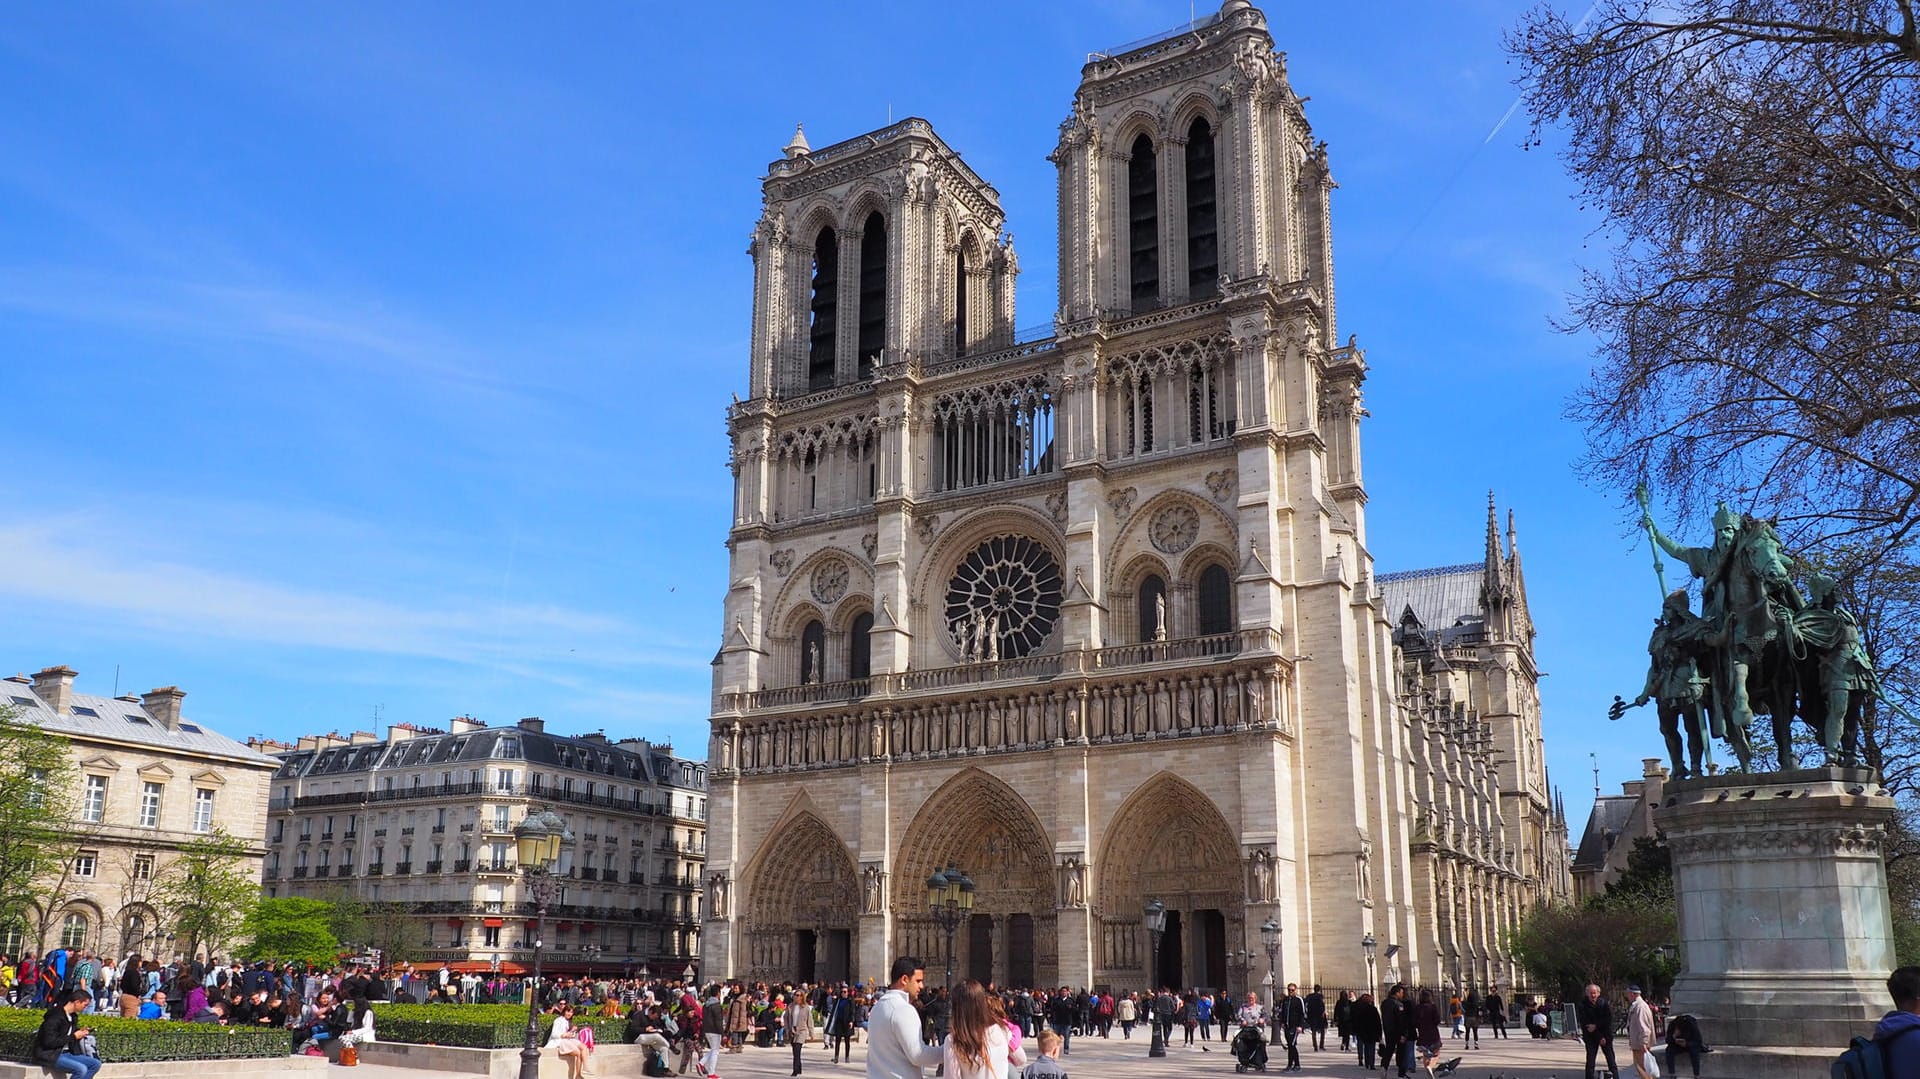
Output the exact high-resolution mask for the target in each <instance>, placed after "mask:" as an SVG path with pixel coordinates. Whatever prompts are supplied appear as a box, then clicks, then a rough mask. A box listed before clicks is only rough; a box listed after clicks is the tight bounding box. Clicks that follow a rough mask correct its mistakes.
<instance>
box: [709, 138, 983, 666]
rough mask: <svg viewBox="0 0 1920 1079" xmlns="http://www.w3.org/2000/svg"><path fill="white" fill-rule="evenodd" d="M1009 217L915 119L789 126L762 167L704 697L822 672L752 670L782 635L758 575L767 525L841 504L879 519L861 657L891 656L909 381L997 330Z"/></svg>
mask: <svg viewBox="0 0 1920 1079" xmlns="http://www.w3.org/2000/svg"><path fill="white" fill-rule="evenodd" d="M1005 219H1006V215H1005V214H1004V213H1003V212H1002V211H1001V209H1000V196H999V193H998V192H997V191H995V190H994V189H993V187H992V185H990V184H988V183H987V182H986V181H985V180H983V179H981V178H980V177H979V175H977V174H976V173H975V172H974V171H973V170H972V169H971V168H970V167H968V166H967V164H966V163H965V162H964V161H962V160H961V159H960V155H958V154H956V153H954V152H953V150H952V149H950V148H949V147H948V146H947V144H946V143H945V142H943V141H941V139H940V137H939V136H938V135H937V134H935V133H934V131H933V127H932V125H930V124H928V123H927V122H926V121H925V120H921V119H918V118H909V119H906V120H902V121H900V122H899V123H896V124H893V125H891V126H889V127H886V128H882V129H881V130H879V131H875V132H872V133H870V134H866V135H862V136H860V137H858V138H854V139H848V140H846V141H844V142H839V143H835V144H834V145H832V146H827V147H824V148H822V149H819V150H814V149H812V148H811V147H810V146H809V145H808V143H807V139H806V135H805V132H804V131H802V130H798V129H796V130H795V132H794V136H793V140H792V141H791V142H789V143H788V144H787V147H786V151H785V156H783V157H782V158H780V159H779V160H777V161H775V162H773V163H772V164H771V165H770V166H768V169H767V176H766V178H765V181H764V184H763V210H762V212H761V216H760V220H759V222H758V223H757V224H756V225H755V227H754V231H753V240H752V243H751V244H750V246H749V247H748V253H749V254H750V255H751V256H752V257H753V262H754V291H753V337H752V357H751V377H750V382H749V388H750V390H751V397H750V399H749V400H747V401H744V402H739V403H737V404H736V405H735V406H734V407H733V409H732V410H731V411H730V412H729V414H728V428H729V433H730V434H731V436H732V441H733V460H732V465H731V467H732V470H733V473H734V491H735V500H734V520H733V525H734V529H733V534H732V540H731V544H732V546H733V549H734V558H733V565H734V581H733V587H732V588H731V589H730V590H729V593H728V597H727V612H726V614H727V630H726V639H725V641H724V642H723V644H722V646H721V653H720V657H719V659H718V660H717V662H716V666H717V668H718V670H717V672H716V678H715V692H716V693H720V692H726V691H733V692H742V691H750V690H753V689H757V688H761V687H764V686H767V685H770V684H778V682H779V681H780V680H783V679H784V678H788V677H791V676H793V675H794V674H795V673H799V674H803V675H805V677H806V678H807V680H809V681H812V682H819V681H824V680H825V679H826V669H827V666H828V663H827V659H828V657H827V655H826V653H825V651H824V649H822V650H821V655H820V663H819V665H818V666H819V669H813V667H811V666H808V665H807V662H806V656H805V654H804V653H803V654H802V656H801V657H800V658H801V665H802V666H808V669H806V670H805V671H800V672H790V671H779V672H776V671H772V670H769V669H766V668H765V664H766V663H767V662H768V655H769V652H768V644H769V641H768V638H769V637H770V636H777V635H778V632H779V631H778V630H777V629H770V628H769V627H768V626H767V625H766V624H765V622H764V619H765V617H766V613H767V612H766V611H765V609H764V603H765V601H766V599H767V598H768V597H765V596H763V595H761V594H760V589H761V585H762V583H763V581H762V573H761V571H763V570H764V569H765V568H766V567H768V566H770V565H772V566H778V565H780V564H781V563H782V561H783V560H784V559H785V558H786V557H790V555H786V556H783V555H781V554H780V553H779V551H778V550H776V549H775V548H774V547H773V546H772V545H771V544H769V542H768V537H769V535H770V533H771V530H772V529H774V528H777V527H778V526H780V525H782V524H787V523H792V522H797V521H801V520H803V519H808V518H823V517H827V516H830V515H833V514H835V513H845V512H847V511H854V512H861V511H865V512H871V513H873V514H874V515H875V520H874V529H873V534H872V538H871V540H866V541H863V542H869V543H871V545H872V549H871V550H870V551H869V553H868V560H870V561H874V563H875V566H876V568H877V569H879V570H880V571H881V572H880V573H879V574H878V575H877V578H876V580H875V587H874V595H873V596H872V597H871V599H872V601H873V603H874V605H875V611H874V612H873V615H872V617H873V618H874V620H875V621H876V623H877V628H876V629H872V630H870V631H869V632H870V637H871V645H870V651H868V650H866V649H862V650H863V651H865V652H866V657H867V658H866V661H865V662H863V663H862V664H861V666H862V667H863V668H864V669H868V670H879V671H892V670H899V669H902V668H903V667H904V665H905V662H906V660H905V652H906V648H907V642H908V640H909V639H910V637H911V633H910V631H909V630H908V628H907V626H906V624H905V621H904V615H905V613H906V611H907V609H908V600H907V596H906V592H905V589H906V581H905V568H904V565H903V563H902V561H901V550H902V547H903V545H904V543H905V535H906V528H907V523H908V517H907V515H906V513H905V510H904V503H903V499H905V498H907V497H908V496H909V495H910V492H911V491H912V490H913V489H914V488H915V487H916V486H917V485H918V484H919V483H920V482H921V481H922V479H923V477H921V476H920V475H917V474H916V470H915V464H914V461H913V456H914V455H913V452H912V439H913V438H914V437H915V433H914V430H913V428H914V425H915V421H914V419H913V413H914V412H915V401H914V395H913V383H914V382H915V381H917V377H916V376H917V375H918V373H919V371H920V369H921V368H922V367H923V366H924V365H930V364H932V363H934V362H937V361H942V360H950V359H954V358H958V357H964V356H966V355H969V354H974V355H978V354H983V353H989V352H991V351H993V350H994V349H996V348H1000V347H1004V346H1005V345H1007V344H1009V343H1011V341H1012V339H1013V292H1014V278H1015V275H1017V274H1018V272H1019V263H1018V261H1017V259H1016V258H1015V257H1014V253H1013V240H1012V237H1011V236H1009V235H1006V234H1004V233H1003V232H1002V226H1003V224H1004V222H1005ZM848 401H853V402H855V403H856V407H854V408H853V409H851V410H849V409H847V408H846V407H844V403H845V402H848ZM836 402H839V403H842V407H839V408H835V407H834V405H835V403H836ZM881 551H885V552H887V553H886V554H885V555H881V554H880V552H881ZM782 575H784V573H783V574H782ZM863 625H864V623H863ZM788 665H789V666H791V665H792V664H788ZM843 666H844V665H843ZM841 673H844V671H842V672H841Z"/></svg>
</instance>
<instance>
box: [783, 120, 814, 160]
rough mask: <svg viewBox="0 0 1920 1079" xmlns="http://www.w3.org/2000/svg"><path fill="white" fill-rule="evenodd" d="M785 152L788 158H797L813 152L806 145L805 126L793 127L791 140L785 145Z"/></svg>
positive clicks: (811, 148) (810, 147)
mask: <svg viewBox="0 0 1920 1079" xmlns="http://www.w3.org/2000/svg"><path fill="white" fill-rule="evenodd" d="M786 151H787V156H788V157H799V156H800V155H802V154H810V153H812V152H813V147H812V146H809V145H807V125H805V124H795V125H793V139H792V140H791V141H789V142H788V143H787V146H786Z"/></svg>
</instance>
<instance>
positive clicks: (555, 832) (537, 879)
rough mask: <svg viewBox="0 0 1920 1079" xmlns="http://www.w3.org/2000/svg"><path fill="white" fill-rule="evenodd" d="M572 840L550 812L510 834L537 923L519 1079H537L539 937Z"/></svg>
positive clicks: (533, 816)
mask: <svg viewBox="0 0 1920 1079" xmlns="http://www.w3.org/2000/svg"><path fill="white" fill-rule="evenodd" d="M572 839H573V833H572V832H569V831H567V822H566V821H565V820H563V819H562V818H561V817H560V815H559V814H558V813H555V812H554V811H553V810H551V809H548V810H543V811H541V812H540V813H537V814H535V813H528V814H527V816H526V818H525V819H523V820H522V821H521V822H520V824H519V826H518V827H516V828H515V829H514V830H513V842H514V847H515V853H517V854H518V855H519V856H520V876H521V879H522V880H523V881H525V885H526V890H527V894H528V895H529V896H531V897H532V898H533V916H534V919H535V921H536V923H537V928H536V930H535V932H534V934H533V978H532V979H531V980H530V981H528V983H527V1032H526V1040H525V1043H524V1044H523V1045H522V1046H521V1048H520V1079H540V934H541V933H543V932H545V931H546V928H547V904H548V903H551V902H552V901H553V897H554V894H555V893H556V892H557V891H558V890H559V885H558V882H557V880H556V879H555V877H554V875H553V874H554V870H555V869H557V868H558V867H559V864H560V854H561V850H562V848H563V847H565V846H566V844H567V843H568V842H569V841H570V840H572Z"/></svg>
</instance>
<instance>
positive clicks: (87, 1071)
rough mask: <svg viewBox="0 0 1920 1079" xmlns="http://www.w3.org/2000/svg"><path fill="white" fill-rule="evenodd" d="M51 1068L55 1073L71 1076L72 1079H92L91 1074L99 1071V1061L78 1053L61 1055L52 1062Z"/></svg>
mask: <svg viewBox="0 0 1920 1079" xmlns="http://www.w3.org/2000/svg"><path fill="white" fill-rule="evenodd" d="M53 1067H54V1070H55V1071H63V1072H66V1073H67V1074H68V1075H71V1076H73V1079H93V1073H94V1072H97V1071H99V1070H100V1061H99V1060H98V1059H97V1058H95V1057H83V1056H81V1055H80V1054H78V1053H61V1054H60V1059H59V1060H56V1061H54V1062H53Z"/></svg>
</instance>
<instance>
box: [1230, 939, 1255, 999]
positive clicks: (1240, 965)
mask: <svg viewBox="0 0 1920 1079" xmlns="http://www.w3.org/2000/svg"><path fill="white" fill-rule="evenodd" d="M1227 969H1228V971H1229V973H1237V974H1238V975H1239V976H1240V982H1241V986H1242V988H1241V990H1240V992H1241V993H1245V992H1246V991H1247V990H1248V989H1251V988H1253V953H1252V952H1250V951H1247V950H1246V949H1245V948H1241V949H1239V950H1238V951H1232V952H1228V953H1227ZM1228 989H1229V990H1231V989H1232V979H1231V978H1229V979H1228Z"/></svg>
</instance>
